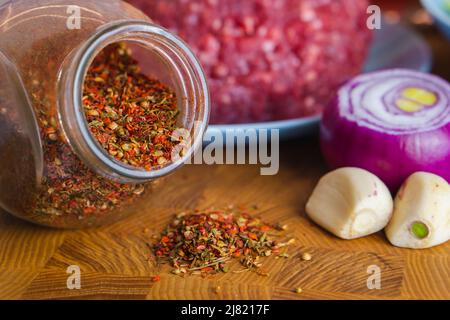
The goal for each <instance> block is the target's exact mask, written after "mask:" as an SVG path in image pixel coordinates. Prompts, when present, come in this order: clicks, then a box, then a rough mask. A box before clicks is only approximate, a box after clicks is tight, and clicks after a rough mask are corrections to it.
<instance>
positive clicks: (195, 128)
mask: <svg viewBox="0 0 450 320" xmlns="http://www.w3.org/2000/svg"><path fill="white" fill-rule="evenodd" d="M119 42H120V43H123V42H125V43H126V44H127V45H128V46H129V47H130V48H132V49H133V57H134V58H135V59H136V60H138V61H143V60H145V65H146V68H147V69H146V70H143V71H142V72H144V73H148V75H149V76H152V78H156V79H159V80H160V81H161V82H163V83H165V84H167V85H168V86H169V87H170V88H171V89H173V91H174V92H175V94H176V97H177V98H176V99H177V108H178V110H179V112H180V116H179V123H178V127H180V128H183V129H185V131H184V132H188V134H189V135H190V136H189V139H190V141H191V143H190V144H189V145H188V146H186V150H185V151H186V152H184V154H183V155H182V156H181V157H179V158H176V159H173V160H172V161H169V162H168V163H167V164H164V165H161V166H159V167H155V168H153V169H152V170H150V171H148V170H144V169H142V168H138V167H133V166H130V165H127V164H124V163H122V162H119V161H116V160H115V159H113V158H112V157H111V156H110V155H109V154H108V153H107V152H106V151H105V149H103V148H102V147H101V145H100V144H99V143H98V141H96V140H95V138H94V136H93V135H91V133H90V132H89V128H88V124H87V120H86V117H85V115H84V111H83V105H82V95H83V83H84V78H85V76H86V74H87V70H88V68H89V66H90V65H91V62H92V61H93V60H94V58H95V57H96V55H97V54H98V53H99V52H100V51H101V50H103V49H104V48H105V47H107V46H108V45H110V44H113V43H119ZM208 116H209V95H208V89H207V85H206V80H205V76H204V74H203V71H202V69H201V67H200V65H199V63H198V61H197V60H196V58H195V57H194V55H193V54H192V52H191V51H190V49H189V48H188V47H187V46H186V45H185V44H184V43H183V42H182V41H181V40H180V39H179V38H177V37H175V36H174V35H172V34H171V33H169V32H168V31H167V30H165V29H163V28H161V27H159V26H157V25H155V24H153V23H152V21H151V20H150V19H149V18H148V17H147V16H146V15H144V14H143V13H142V12H140V11H139V10H137V9H135V8H134V7H132V6H131V5H129V4H127V3H124V2H122V1H119V0H109V1H90V0H71V1H66V0H56V1H55V0H33V1H30V0H14V1H0V150H1V153H0V205H1V207H3V208H4V209H5V210H7V211H8V212H10V213H12V214H14V215H15V216H17V217H20V218H23V219H26V220H28V221H31V222H34V223H38V224H41V225H46V226H52V227H60V228H80V227H88V226H98V225H101V224H105V223H110V222H113V221H116V220H118V219H120V218H122V217H124V216H127V215H128V214H130V213H132V212H135V211H136V210H139V207H140V205H141V204H142V203H143V201H146V200H148V199H149V196H150V197H151V190H152V189H153V188H154V185H155V182H156V180H157V179H158V178H161V177H163V176H165V175H167V174H168V173H171V172H173V171H174V170H176V169H177V168H179V167H180V166H181V165H182V164H183V163H184V162H185V161H186V159H188V158H189V157H190V156H191V155H192V154H193V153H194V152H195V150H196V149H197V148H199V147H200V146H201V142H202V136H203V133H204V131H205V129H206V126H207V121H208ZM154 200H157V199H154Z"/></svg>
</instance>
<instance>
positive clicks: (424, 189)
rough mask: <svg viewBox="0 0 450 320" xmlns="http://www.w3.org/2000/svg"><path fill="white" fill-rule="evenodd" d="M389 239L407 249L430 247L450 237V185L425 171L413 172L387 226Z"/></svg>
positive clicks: (398, 195)
mask: <svg viewBox="0 0 450 320" xmlns="http://www.w3.org/2000/svg"><path fill="white" fill-rule="evenodd" d="M385 231H386V236H387V238H388V239H389V241H390V242H391V243H392V244H393V245H395V246H397V247H404V248H415V249H419V248H429V247H432V246H436V245H439V244H441V243H444V242H446V241H448V240H449V239H450V186H449V184H448V183H447V181H446V180H444V179H443V178H441V177H439V176H437V175H435V174H431V173H425V172H417V173H414V174H413V175H411V176H410V177H409V178H408V179H407V180H406V182H405V183H404V184H403V186H402V187H401V189H400V191H399V193H398V194H397V197H396V199H395V205H394V214H393V217H392V220H391V221H390V222H389V224H388V226H387V227H386V230H385Z"/></svg>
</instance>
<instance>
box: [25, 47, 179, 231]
mask: <svg viewBox="0 0 450 320" xmlns="http://www.w3.org/2000/svg"><path fill="white" fill-rule="evenodd" d="M37 51H38V52H39V50H37ZM49 52H51V51H50V50H49ZM49 61H52V60H51V59H49ZM49 63H51V62H49ZM138 70H139V68H138V66H137V64H136V61H134V60H133V59H132V58H131V55H130V51H129V50H127V49H126V47H125V46H124V45H123V44H120V45H117V44H114V45H111V46H109V47H107V48H106V49H104V51H103V52H101V53H100V54H99V55H98V56H97V57H96V58H95V61H94V63H93V65H92V66H91V67H90V69H89V71H88V74H87V76H86V83H85V89H84V91H85V96H84V98H83V101H84V104H85V110H86V117H87V121H88V122H89V127H90V128H91V132H92V133H93V135H94V136H95V137H96V138H97V140H98V141H99V143H100V144H101V145H102V146H103V147H105V148H107V150H108V152H109V154H110V155H112V156H115V158H116V159H122V161H124V162H126V163H129V164H134V165H137V166H142V167H143V168H146V169H151V168H153V167H154V166H155V164H162V162H163V161H162V159H169V157H168V154H170V152H171V145H170V139H168V138H167V137H168V136H169V135H170V133H171V131H172V130H173V126H174V124H175V121H176V120H175V119H176V117H177V114H178V113H177V111H176V110H174V108H175V102H174V101H175V100H174V99H175V98H174V94H173V93H171V91H170V90H169V89H168V88H167V87H165V86H164V85H162V84H161V83H160V82H158V81H156V80H151V79H149V78H146V77H145V76H144V75H142V74H139V73H138ZM36 78H40V76H39V75H33V74H30V77H29V79H36ZM30 81H31V83H28V85H29V86H30V87H31V88H32V91H31V92H32V95H31V98H32V102H33V106H34V108H35V110H36V113H37V115H38V122H39V126H40V135H41V139H42V146H43V153H44V173H43V177H42V183H41V186H40V189H41V192H40V193H39V194H38V195H37V197H36V199H35V201H34V208H33V210H31V212H32V213H29V215H30V219H31V220H33V221H35V222H39V223H42V224H45V225H52V226H59V227H76V226H86V225H98V224H102V223H103V222H104V221H105V220H108V221H111V219H118V218H120V217H121V216H123V215H126V214H127V212H128V211H130V210H131V207H130V204H132V203H134V201H135V199H136V198H137V197H140V196H141V195H143V194H144V193H145V192H147V191H148V190H149V189H150V187H151V184H149V183H147V184H146V185H142V184H141V185H139V184H137V185H136V184H120V183H117V182H115V181H112V180H109V179H106V178H104V177H102V176H100V175H97V174H96V173H95V172H93V171H92V170H90V169H89V168H88V167H87V166H86V165H85V164H84V163H83V162H82V161H81V160H80V159H79V158H78V156H77V155H76V154H75V153H74V152H73V150H72V148H71V147H70V146H69V145H68V143H67V142H66V140H65V137H64V135H63V134H62V132H61V130H60V127H59V124H58V121H57V114H56V110H55V108H54V107H53V106H54V103H53V102H52V101H49V100H48V99H46V98H45V97H46V93H45V92H46V90H51V87H52V85H53V84H52V83H47V81H46V80H45V79H43V80H42V81H37V80H30ZM147 103H148V104H147ZM158 106H160V108H159V109H158ZM96 112H97V113H98V116H96ZM115 125H117V128H115ZM111 128H112V129H115V130H112V129H111ZM127 143H128V145H129V147H126V145H125V144H127ZM114 148H115V149H114ZM115 152H117V153H115ZM152 184H153V183H152ZM112 213H114V217H112V215H111V214H112ZM102 221H103V222H102Z"/></svg>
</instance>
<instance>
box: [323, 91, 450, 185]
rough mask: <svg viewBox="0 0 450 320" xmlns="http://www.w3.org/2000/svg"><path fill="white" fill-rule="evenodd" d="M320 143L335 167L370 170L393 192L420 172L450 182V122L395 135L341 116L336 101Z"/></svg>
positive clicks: (329, 109) (325, 120) (325, 117)
mask: <svg viewBox="0 0 450 320" xmlns="http://www.w3.org/2000/svg"><path fill="white" fill-rule="evenodd" d="M320 143H321V149H322V153H323V155H324V157H325V160H326V162H327V164H328V165H329V166H330V167H331V168H333V169H336V168H340V167H359V168H362V169H366V170H368V171H370V172H372V173H373V174H375V175H376V176H378V177H379V178H380V179H381V180H383V181H384V183H386V185H387V186H388V187H389V189H390V190H391V191H392V192H393V193H396V192H397V191H398V189H399V187H400V186H401V184H402V183H403V182H404V181H405V180H406V179H407V178H408V177H409V176H410V175H411V174H413V173H415V172H418V171H425V172H430V173H434V174H437V175H439V176H441V177H443V178H444V179H446V180H447V182H448V181H450V123H449V124H447V125H446V126H443V127H442V128H440V129H437V130H434V131H428V132H421V133H415V134H404V135H396V136H395V135H391V134H387V133H383V132H379V131H374V130H371V129H369V128H367V127H363V126H360V125H358V124H357V123H355V122H352V121H349V120H347V119H346V118H344V117H341V116H340V115H339V109H338V99H337V98H336V99H335V100H334V101H333V102H332V103H331V104H330V105H329V106H328V107H327V108H326V109H325V111H324V113H323V116H322V122H321V128H320Z"/></svg>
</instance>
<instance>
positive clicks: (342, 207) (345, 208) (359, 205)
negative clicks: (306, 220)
mask: <svg viewBox="0 0 450 320" xmlns="http://www.w3.org/2000/svg"><path fill="white" fill-rule="evenodd" d="M392 210H393V200H392V196H391V193H390V192H389V190H388V188H387V187H386V185H385V184H384V183H383V182H382V181H381V180H380V179H379V178H378V177H377V176H375V175H374V174H372V173H370V172H369V171H366V170H363V169H359V168H341V169H338V170H335V171H333V172H330V173H328V174H327V175H325V176H324V177H322V178H321V179H320V181H319V183H318V185H317V186H316V188H315V189H314V191H313V194H312V195H311V197H310V199H309V200H308V203H307V204H306V212H307V214H308V216H309V217H310V218H311V219H312V220H313V221H314V222H316V223H317V224H318V225H320V226H322V227H323V228H324V229H326V230H328V231H330V232H331V233H333V234H334V235H336V236H338V237H340V238H343V239H355V238H359V237H363V236H366V235H369V234H372V233H375V232H377V231H380V230H382V229H383V228H384V227H385V226H386V225H387V223H388V222H389V219H390V218H391V216H392Z"/></svg>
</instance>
